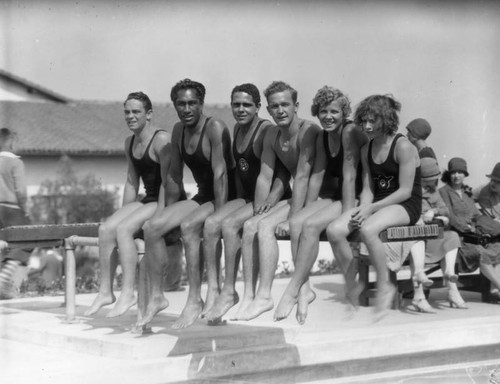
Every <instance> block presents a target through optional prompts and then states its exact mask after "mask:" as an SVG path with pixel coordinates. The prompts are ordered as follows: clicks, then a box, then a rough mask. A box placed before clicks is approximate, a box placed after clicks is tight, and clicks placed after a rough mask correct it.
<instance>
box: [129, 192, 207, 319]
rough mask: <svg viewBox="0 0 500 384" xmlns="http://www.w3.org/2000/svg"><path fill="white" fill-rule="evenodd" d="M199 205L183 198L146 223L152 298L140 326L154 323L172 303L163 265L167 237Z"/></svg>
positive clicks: (147, 263)
mask: <svg viewBox="0 0 500 384" xmlns="http://www.w3.org/2000/svg"><path fill="white" fill-rule="evenodd" d="M198 207H199V205H198V204H197V203H196V202H194V201H190V200H186V201H179V202H177V203H174V204H173V205H170V206H168V207H166V208H164V209H163V210H161V211H160V212H158V213H156V214H155V215H154V216H153V217H152V218H151V219H149V220H148V221H147V222H146V223H145V224H144V227H143V228H144V241H145V243H146V253H145V255H144V259H145V265H146V270H147V279H146V281H147V282H148V283H149V288H148V289H147V290H146V292H149V294H150V297H149V298H148V300H147V302H148V305H147V309H146V313H145V314H143V315H141V316H139V318H138V321H137V326H138V327H141V326H145V325H146V324H148V323H150V322H151V320H153V318H154V317H155V316H156V314H157V313H158V312H160V311H162V310H164V309H165V308H167V306H168V301H167V299H166V298H165V297H164V296H163V284H162V283H163V265H164V258H165V255H166V256H167V257H168V254H167V246H166V245H165V240H164V238H163V236H164V235H165V234H166V233H168V232H170V231H172V230H174V229H175V228H176V227H178V226H179V225H180V223H181V222H182V220H183V219H184V218H185V217H186V216H187V215H188V214H189V213H190V212H193V211H194V210H195V209H196V208H198Z"/></svg>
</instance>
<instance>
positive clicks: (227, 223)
mask: <svg viewBox="0 0 500 384" xmlns="http://www.w3.org/2000/svg"><path fill="white" fill-rule="evenodd" d="M237 227H238V226H237V225H236V221H235V220H234V219H233V218H232V217H227V218H225V219H224V220H223V221H222V235H223V236H232V235H234V234H236V233H237V232H238V230H239V228H237Z"/></svg>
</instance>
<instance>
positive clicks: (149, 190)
mask: <svg viewBox="0 0 500 384" xmlns="http://www.w3.org/2000/svg"><path fill="white" fill-rule="evenodd" d="M160 131H161V130H158V131H156V132H155V133H154V135H153V137H152V138H151V140H150V141H149V144H148V146H147V148H146V150H145V151H144V154H143V155H142V157H141V158H140V159H136V158H135V157H134V154H133V153H132V145H133V144H134V139H135V136H132V140H130V148H129V152H130V158H131V159H132V165H133V166H134V169H135V171H136V172H137V174H138V175H139V177H140V178H141V179H142V182H143V184H144V189H145V191H146V196H145V197H144V198H143V199H142V200H141V203H143V204H147V203H152V202H157V201H158V195H159V193H160V187H161V167H160V164H159V163H157V162H156V161H154V160H153V159H152V158H151V156H149V149H150V147H151V144H152V143H153V140H154V139H155V136H156V134H157V133H158V132H160ZM163 132H165V131H163Z"/></svg>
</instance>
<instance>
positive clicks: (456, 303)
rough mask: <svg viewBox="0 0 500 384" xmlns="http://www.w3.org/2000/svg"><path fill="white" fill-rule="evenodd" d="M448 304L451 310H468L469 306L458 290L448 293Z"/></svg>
mask: <svg viewBox="0 0 500 384" xmlns="http://www.w3.org/2000/svg"><path fill="white" fill-rule="evenodd" d="M448 302H449V303H450V308H453V307H455V308H458V309H468V308H469V307H467V304H466V303H465V301H464V299H462V296H460V292H458V291H456V290H449V291H448Z"/></svg>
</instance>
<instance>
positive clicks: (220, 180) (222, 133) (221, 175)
mask: <svg viewBox="0 0 500 384" xmlns="http://www.w3.org/2000/svg"><path fill="white" fill-rule="evenodd" d="M207 137H208V139H209V141H210V151H211V158H210V160H211V163H212V171H213V173H214V196H215V202H214V204H215V210H217V209H219V208H220V207H222V206H223V205H224V204H225V203H226V202H227V197H228V176H227V175H228V169H227V166H228V165H227V164H226V160H225V157H224V153H225V152H226V151H228V150H229V148H228V146H230V143H231V139H230V135H229V131H228V129H227V127H226V125H225V124H224V123H222V122H221V121H219V120H212V121H211V122H210V123H209V126H208V127H207Z"/></svg>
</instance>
